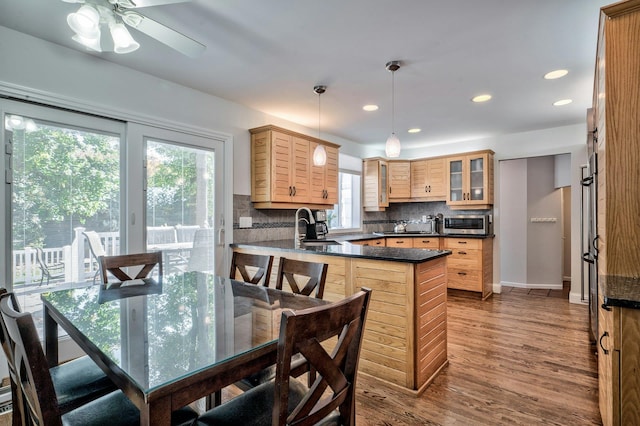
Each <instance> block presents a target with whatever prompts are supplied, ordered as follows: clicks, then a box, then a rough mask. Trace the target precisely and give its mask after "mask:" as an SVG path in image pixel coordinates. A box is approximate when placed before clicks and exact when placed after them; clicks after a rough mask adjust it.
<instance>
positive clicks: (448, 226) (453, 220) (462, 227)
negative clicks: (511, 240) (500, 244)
mask: <svg viewBox="0 0 640 426" xmlns="http://www.w3.org/2000/svg"><path fill="white" fill-rule="evenodd" d="M491 225H492V224H491V215H488V214H486V215H457V216H445V217H444V220H443V223H442V232H443V233H445V234H470V235H490V234H492V233H493V229H492V226H491Z"/></svg>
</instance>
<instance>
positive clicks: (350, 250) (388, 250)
mask: <svg viewBox="0 0 640 426" xmlns="http://www.w3.org/2000/svg"><path fill="white" fill-rule="evenodd" d="M347 237H348V240H349V241H355V240H356V238H353V235H351V236H347V235H345V236H340V237H337V236H336V237H333V236H332V237H330V238H327V239H330V240H335V241H339V242H340V243H339V244H335V245H322V246H302V247H300V248H296V247H294V244H293V240H273V241H257V242H251V243H233V244H231V247H237V248H249V249H251V248H254V249H255V248H259V249H261V248H270V249H274V250H276V251H284V252H287V251H289V252H304V253H309V254H323V255H328V256H342V257H358V258H363V259H375V260H388V261H392V262H404V263H422V262H426V261H428V260H432V259H437V258H439V257H443V256H448V255H449V254H451V251H449V250H426V249H411V248H395V247H373V246H362V245H358V244H351V243H349V242H348V241H347ZM372 238H380V236H379V235H372V234H362V236H361V237H359V238H358V239H360V240H366V239H372Z"/></svg>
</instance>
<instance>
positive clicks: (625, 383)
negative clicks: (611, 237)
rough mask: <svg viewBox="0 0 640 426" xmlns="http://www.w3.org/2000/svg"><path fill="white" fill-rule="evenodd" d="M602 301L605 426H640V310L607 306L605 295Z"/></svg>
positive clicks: (602, 410)
mask: <svg viewBox="0 0 640 426" xmlns="http://www.w3.org/2000/svg"><path fill="white" fill-rule="evenodd" d="M600 294H602V293H601V292H600ZM598 302H599V303H598V306H599V308H598V334H599V339H598V342H597V346H598V348H597V349H598V392H599V402H600V415H601V417H602V424H603V425H604V426H609V425H637V424H640V309H630V308H621V307H617V306H605V305H604V303H603V299H602V296H600V297H599V300H598Z"/></svg>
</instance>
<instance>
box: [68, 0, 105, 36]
mask: <svg viewBox="0 0 640 426" xmlns="http://www.w3.org/2000/svg"><path fill="white" fill-rule="evenodd" d="M67 24H69V27H71V29H72V30H73V31H74V32H75V33H76V34H77V35H78V36H80V37H83V38H85V39H89V40H95V39H96V38H99V37H100V14H99V13H98V11H97V10H96V8H94V7H93V6H91V5H88V4H85V5H82V6H80V9H78V11H77V12H75V13H70V14H69V15H67Z"/></svg>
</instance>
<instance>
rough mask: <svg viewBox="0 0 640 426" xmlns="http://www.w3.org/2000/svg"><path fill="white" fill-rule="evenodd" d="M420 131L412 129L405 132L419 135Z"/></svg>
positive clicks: (415, 128)
mask: <svg viewBox="0 0 640 426" xmlns="http://www.w3.org/2000/svg"><path fill="white" fill-rule="evenodd" d="M421 131H422V129H418V128H417V127H414V128H413V129H409V130H407V132H409V133H420V132H421Z"/></svg>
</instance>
